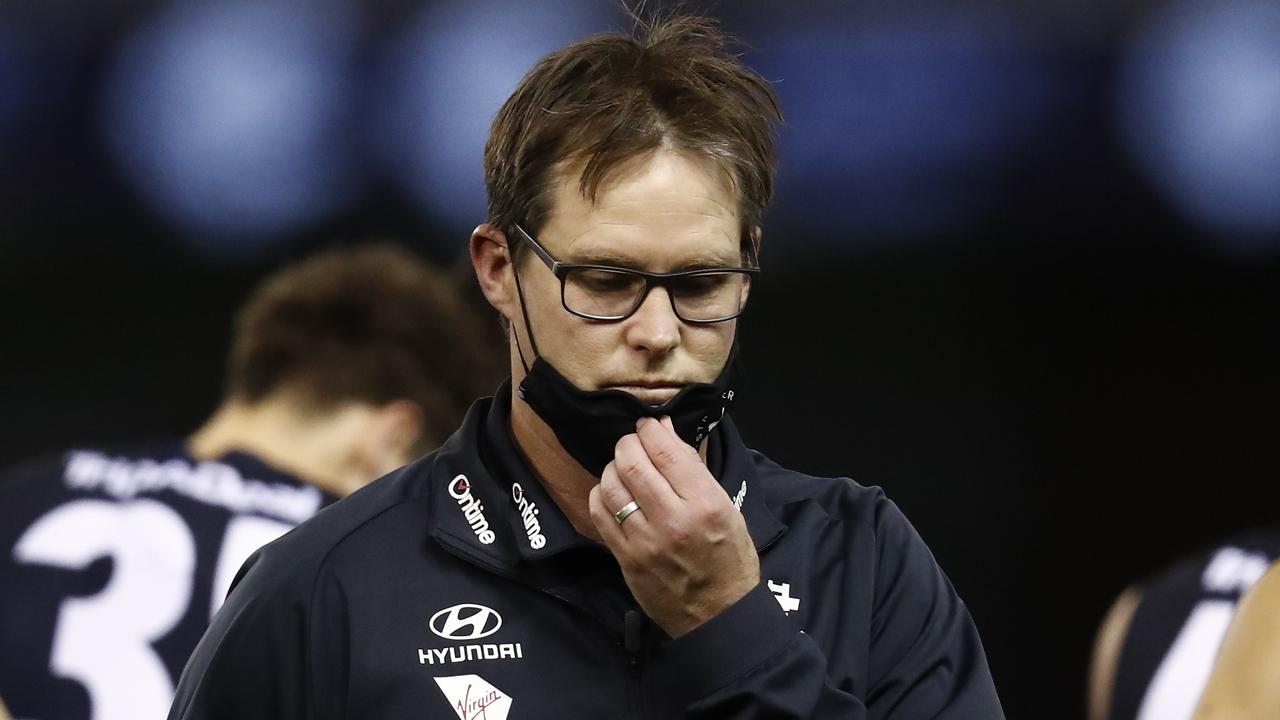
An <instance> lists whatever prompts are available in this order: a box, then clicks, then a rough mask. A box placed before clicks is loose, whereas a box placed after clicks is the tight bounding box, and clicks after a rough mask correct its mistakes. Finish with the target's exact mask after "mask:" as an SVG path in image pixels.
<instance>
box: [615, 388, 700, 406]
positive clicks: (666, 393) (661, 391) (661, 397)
mask: <svg viewBox="0 0 1280 720" xmlns="http://www.w3.org/2000/svg"><path fill="white" fill-rule="evenodd" d="M607 388H608V389H609V390H621V391H623V392H625V393H628V394H630V395H633V396H634V397H635V398H636V399H637V400H639V401H640V402H642V403H644V404H645V405H648V406H650V407H658V406H660V405H665V404H666V403H667V401H669V400H671V398H673V397H675V396H676V395H677V394H678V393H679V392H680V390H681V389H682V388H684V385H680V384H676V383H622V384H618V385H609V386H607Z"/></svg>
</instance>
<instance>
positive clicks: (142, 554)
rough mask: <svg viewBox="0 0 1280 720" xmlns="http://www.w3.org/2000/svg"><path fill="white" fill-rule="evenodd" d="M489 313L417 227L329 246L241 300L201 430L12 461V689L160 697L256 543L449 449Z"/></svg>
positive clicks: (5, 568) (130, 707) (6, 561)
mask: <svg viewBox="0 0 1280 720" xmlns="http://www.w3.org/2000/svg"><path fill="white" fill-rule="evenodd" d="M486 320H487V319H486V318H480V319H479V320H477V318H476V316H475V315H473V314H472V310H471V309H470V307H469V306H468V305H467V303H466V302H465V301H464V300H463V298H462V295H461V294H460V293H459V291H458V289H457V287H456V284H455V283H453V282H451V281H450V280H449V278H448V276H447V275H446V274H444V273H442V272H439V271H437V270H435V269H434V268H432V267H431V266H429V265H427V264H426V263H424V262H423V261H422V260H420V259H418V258H417V257H416V256H414V255H413V254H412V253H410V252H409V251H407V250H405V249H403V248H401V247H398V246H395V245H390V244H382V245H371V246H365V247H356V248H338V249H332V250H327V251H324V252H321V253H319V254H317V255H315V256H313V257H311V258H309V259H306V260H304V261H302V262H300V263H298V264H296V265H293V266H291V267H288V268H286V269H284V270H283V271H281V272H279V273H278V274H276V275H274V276H272V277H270V278H269V279H267V280H266V281H265V282H264V283H263V284H262V285H261V286H260V287H259V288H258V289H257V290H256V291H255V292H254V294H253V295H252V296H251V297H250V299H249V300H248V302H247V303H246V304H245V305H244V307H243V308H242V309H241V311H240V314H239V316H238V318H237V321H236V326H235V335H234V339H233V342H232V347H231V352H230V357H229V360H228V367H227V390H226V396H225V399H224V401H223V403H222V404H221V406H220V407H218V408H217V410H216V411H215V412H214V413H213V415H212V416H211V417H210V418H209V419H208V420H207V421H206V422H205V423H204V424H203V425H202V426H201V427H200V428H199V429H198V430H196V431H195V432H194V433H193V434H191V435H190V436H189V437H187V438H185V439H179V438H175V439H173V440H170V441H160V442H153V443H149V444H144V445H139V446H135V447H129V448H120V449H103V448H78V449H73V450H71V451H69V452H67V453H65V454H63V455H61V456H59V457H55V458H49V459H44V460H36V461H34V462H31V463H29V464H26V465H25V466H22V467H19V468H16V469H14V470H13V471H11V472H9V473H7V474H5V475H4V476H3V477H2V478H0V549H2V550H3V552H2V553H0V587H3V588H5V592H4V593H3V594H2V595H0V696H3V697H4V698H5V700H6V701H7V702H8V703H9V707H10V708H11V711H12V712H13V713H14V714H15V716H16V717H19V718H40V719H41V720H47V719H49V718H62V719H65V720H90V719H92V720H103V719H106V720H116V719H119V720H125V719H126V718H127V719H129V720H139V719H145V718H161V717H164V716H165V714H166V712H167V710H168V707H169V703H170V700H171V698H172V695H173V690H174V684H175V683H176V681H177V679H178V675H179V673H180V672H181V670H182V667H183V664H184V663H185V662H186V660H187V657H188V655H189V654H190V653H191V650H192V648H194V647H195V644H196V642H197V641H198V640H199V639H200V636H201V634H202V633H203V632H204V630H205V627H206V626H207V625H208V623H209V619H210V617H211V616H212V615H213V614H214V612H216V611H217V609H218V607H219V606H220V605H221V603H222V599H223V597H224V596H225V594H226V591H227V588H228V587H229V586H230V584H231V581H232V578H233V577H234V576H235V573H236V571H237V570H238V569H239V568H240V565H241V563H242V562H243V561H244V559H245V558H246V557H248V556H249V554H250V553H252V552H253V551H254V550H255V549H257V548H258V546H260V545H262V544H263V543H266V542H268V541H270V540H272V539H274V538H276V537H277V536H279V535H281V534H283V533H284V532H286V531H288V530H289V529H291V528H292V527H293V526H295V525H297V524H298V523H300V522H302V521H303V520H305V519H307V518H308V517H310V516H311V515H313V514H314V513H315V512H316V511H318V510H319V509H321V508H322V507H324V506H326V505H328V504H329V503H331V502H333V501H335V500H336V499H338V498H339V497H341V496H344V495H346V494H348V493H350V492H352V491H354V490H356V489H358V488H360V487H361V486H362V485H364V484H365V483H367V482H369V481H371V480H373V479H375V478H377V477H378V476H380V475H382V474H385V473H387V472H389V471H391V470H394V469H395V468H397V467H399V466H401V465H403V464H405V463H407V462H409V461H410V460H412V459H413V458H414V457H416V456H418V455H421V454H423V453H425V452H427V451H429V450H431V449H434V448H435V447H436V446H437V445H438V444H439V443H440V442H442V441H443V440H444V438H445V437H446V436H447V434H448V433H449V432H450V431H451V430H452V429H453V428H454V427H456V426H457V425H458V423H459V422H460V421H461V418H462V415H463V413H464V412H465V410H466V408H467V407H468V405H469V404H470V402H471V401H472V400H474V399H475V398H476V397H478V396H480V395H484V394H488V393H490V392H492V390H493V388H494V387H496V385H497V382H498V381H499V380H500V379H501V376H502V372H501V371H502V370H503V369H504V368H502V367H499V366H498V365H497V364H496V363H495V362H494V361H493V360H492V358H493V357H495V356H496V355H497V352H495V350H494V349H493V348H489V347H487V341H486V338H487V337H488V336H487V335H486V334H485V333H484V330H485V326H486V325H487V324H488V323H487V322H486ZM494 335H495V336H496V332H495V333H494ZM170 391H171V389H168V388H156V392H157V393H165V392H170ZM104 420H105V421H107V422H109V421H110V420H109V418H104ZM0 715H2V713H0Z"/></svg>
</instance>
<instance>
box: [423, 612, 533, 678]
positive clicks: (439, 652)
mask: <svg viewBox="0 0 1280 720" xmlns="http://www.w3.org/2000/svg"><path fill="white" fill-rule="evenodd" d="M427 624H428V626H430V628H431V632H433V633H435V634H436V635H438V636H440V637H442V638H444V639H445V640H463V641H465V640H480V639H482V638H486V637H489V636H490V635H492V634H494V633H496V632H498V630H499V629H500V628H501V627H502V616H501V615H499V614H498V611H496V610H494V609H493V608H488V607H485V606H484V605H477V604H475V603H460V604H458V605H454V606H453V607H447V608H445V609H443V610H441V611H439V612H437V613H436V614H435V615H432V616H431V620H430V621H429V622H428V623H427ZM523 657H524V648H522V647H521V646H520V643H473V644H469V645H454V646H453V647H444V648H418V664H419V665H447V664H449V663H460V662H467V661H471V660H508V659H509V660H518V659H520V658H523Z"/></svg>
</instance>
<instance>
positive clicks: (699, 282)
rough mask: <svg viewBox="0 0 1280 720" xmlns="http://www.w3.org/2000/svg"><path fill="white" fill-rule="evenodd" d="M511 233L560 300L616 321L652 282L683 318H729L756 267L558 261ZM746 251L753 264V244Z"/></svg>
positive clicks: (577, 311) (589, 315) (741, 303)
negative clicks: (667, 268) (660, 269)
mask: <svg viewBox="0 0 1280 720" xmlns="http://www.w3.org/2000/svg"><path fill="white" fill-rule="evenodd" d="M515 228H516V232H517V233H519V234H520V237H522V238H523V239H524V241H525V242H527V243H529V247H531V248H533V254H535V255H537V256H538V258H539V259H541V260H542V262H543V263H544V264H546V266H547V267H548V268H549V269H550V270H551V273H552V274H553V275H555V276H556V277H557V278H559V279H560V304H561V305H563V306H564V309H565V310H568V311H569V312H571V313H573V314H574V315H577V316H578V317H582V318H586V319H588V320H602V321H606V322H618V321H621V320H626V319H627V318H629V317H631V316H632V315H634V314H635V312H636V310H638V309H640V306H641V305H643V304H644V300H645V298H647V297H649V291H650V290H652V289H653V287H654V286H655V285H656V286H659V287H663V288H666V290H667V296H668V297H670V298H671V309H672V310H673V311H674V312H675V314H676V317H678V318H680V319H681V320H682V321H684V322H687V323H697V324H709V323H718V322H724V321H725V320H732V319H733V318H736V317H738V316H739V315H741V314H742V310H743V308H745V307H746V305H747V295H748V294H749V292H748V291H749V290H750V289H751V276H753V275H756V274H758V273H759V272H760V268H759V267H738V268H706V269H698V270H682V271H680V272H671V273H651V272H645V271H643V270H632V269H631V268H622V267H614V266H612V265H591V264H581V263H563V262H560V261H559V260H556V259H555V258H554V257H552V256H551V253H549V252H547V249H546V248H544V247H542V245H540V244H539V243H538V241H537V240H534V239H533V236H531V235H530V234H529V233H527V232H525V230H524V228H522V227H520V226H519V225H516V226H515ZM747 247H748V248H749V250H748V254H749V255H750V256H751V257H750V261H751V264H752V265H753V266H754V265H755V264H756V260H755V257H754V247H753V244H752V243H750V242H748V243H747Z"/></svg>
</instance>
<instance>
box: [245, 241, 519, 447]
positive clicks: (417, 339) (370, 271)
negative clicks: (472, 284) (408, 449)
mask: <svg viewBox="0 0 1280 720" xmlns="http://www.w3.org/2000/svg"><path fill="white" fill-rule="evenodd" d="M485 325H487V323H486V322H484V321H483V320H477V316H476V314H475V309H474V308H473V307H471V306H470V305H468V304H467V303H466V301H465V300H464V299H463V296H462V294H461V293H460V292H459V290H458V288H457V287H456V286H455V284H454V283H453V282H452V281H451V280H450V279H449V276H448V275H447V274H446V273H444V272H442V271H439V270H436V269H435V268H433V267H431V266H430V265H428V264H427V263H426V262H424V261H423V260H421V259H419V258H418V257H417V256H416V255H414V254H413V253H411V252H410V251H408V250H407V249H405V248H403V247H400V246H397V245H394V244H389V243H383V244H377V245H368V246H363V247H353V248H335V249H330V250H326V251H323V252H320V253H318V254H316V255H314V256H312V257H310V258H308V259H305V260H303V261H301V262H299V263H297V264H295V265H291V266H289V267H286V268H285V269H283V270H281V271H280V272H278V273H276V274H275V275H272V276H271V277H269V278H267V279H266V280H265V281H264V282H263V283H262V284H261V285H260V286H259V287H258V288H257V289H256V290H255V291H254V293H253V294H252V295H251V296H250V298H249V300H248V302H247V303H245V305H244V307H243V308H242V309H241V310H240V313H239V315H238V316H237V319H236V324H235V336H234V339H233V340H232V347H231V353H230V358H229V361H228V372H227V381H228V395H229V396H230V397H231V398H233V399H236V400H240V401H243V402H250V403H252V402H257V401H260V400H263V399H264V398H266V397H267V396H268V395H271V394H272V393H274V392H276V391H279V390H285V391H288V392H289V393H290V394H291V395H292V396H294V397H297V398H300V399H301V400H302V401H303V402H305V403H306V404H307V405H308V406H310V407H311V408H313V409H315V410H317V411H323V410H324V409H326V408H328V407H332V406H334V405H336V404H338V403H342V402H349V401H356V402H368V403H373V404H385V403H388V402H392V401H395V400H401V399H404V400H411V401H414V402H416V403H417V404H418V405H419V406H420V407H421V408H422V412H423V420H424V428H423V442H422V443H421V445H420V448H419V449H422V450H425V449H431V448H433V447H434V446H435V445H436V444H438V443H440V442H442V441H443V440H444V439H445V438H446V437H448V435H449V433H450V432H452V431H453V430H454V429H455V428H456V427H457V426H458V424H459V423H460V422H461V419H462V416H463V415H464V414H465V412H466V409H467V407H468V406H469V405H470V403H471V402H472V401H473V400H475V399H476V398H477V397H480V396H482V395H487V394H490V393H492V391H493V389H494V387H495V386H496V384H497V382H498V380H499V379H500V378H501V377H502V376H503V375H504V374H505V363H504V362H503V361H505V359H506V353H505V352H504V351H503V349H502V348H501V347H500V346H495V345H494V344H493V342H492V341H493V337H492V335H491V333H488V332H485V330H486V329H487V328H485V327H484V326H485Z"/></svg>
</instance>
